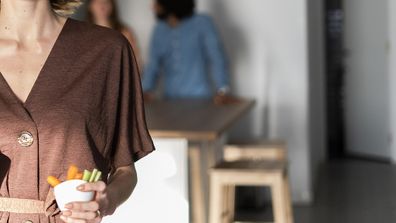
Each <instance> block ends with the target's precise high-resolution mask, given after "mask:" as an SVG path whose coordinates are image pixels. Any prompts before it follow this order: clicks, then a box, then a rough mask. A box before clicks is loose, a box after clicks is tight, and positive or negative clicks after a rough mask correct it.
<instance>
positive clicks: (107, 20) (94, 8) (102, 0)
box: [87, 0, 142, 67]
mask: <svg viewBox="0 0 396 223" xmlns="http://www.w3.org/2000/svg"><path fill="white" fill-rule="evenodd" d="M87 3H88V12H87V20H88V21H89V22H91V23H94V24H97V25H101V26H105V27H109V28H113V29H115V30H117V31H119V32H121V33H122V34H123V35H124V36H125V37H126V38H127V39H128V40H129V42H130V43H131V45H132V47H133V50H134V52H135V55H136V58H137V60H138V65H139V67H141V64H142V61H141V57H140V51H139V48H138V47H137V46H138V44H137V41H136V38H135V35H134V34H133V32H132V30H131V29H129V28H128V27H127V26H126V25H125V24H123V23H121V21H120V18H119V16H118V12H117V5H116V2H115V0H88V1H87Z"/></svg>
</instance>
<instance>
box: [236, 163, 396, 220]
mask: <svg viewBox="0 0 396 223" xmlns="http://www.w3.org/2000/svg"><path fill="white" fill-rule="evenodd" d="M319 176H320V177H319V179H318V180H319V181H318V184H317V186H318V189H317V194H316V201H315V202H314V204H313V205H312V206H296V207H294V215H295V223H318V222H320V223H391V222H396V166H395V165H390V164H386V163H378V162H369V161H359V160H343V161H333V162H331V163H329V164H326V165H324V166H323V168H322V170H321V172H320V174H319ZM237 220H243V221H248V220H250V221H252V220H259V221H261V222H269V221H270V220H271V210H270V208H267V209H265V210H260V211H239V212H238V216H237Z"/></svg>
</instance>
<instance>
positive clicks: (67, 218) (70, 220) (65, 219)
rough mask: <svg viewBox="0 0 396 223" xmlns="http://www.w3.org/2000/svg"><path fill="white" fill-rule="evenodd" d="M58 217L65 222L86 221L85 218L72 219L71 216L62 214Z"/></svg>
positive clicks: (76, 222) (85, 222)
mask: <svg viewBox="0 0 396 223" xmlns="http://www.w3.org/2000/svg"><path fill="white" fill-rule="evenodd" d="M60 218H61V219H62V221H64V222H66V223H87V220H83V219H74V218H71V217H66V216H63V215H61V216H60Z"/></svg>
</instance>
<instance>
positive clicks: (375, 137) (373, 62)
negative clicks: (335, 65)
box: [344, 0, 391, 159]
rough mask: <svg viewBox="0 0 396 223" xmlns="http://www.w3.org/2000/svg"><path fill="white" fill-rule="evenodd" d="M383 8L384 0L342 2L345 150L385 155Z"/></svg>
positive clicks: (385, 35)
mask: <svg viewBox="0 0 396 223" xmlns="http://www.w3.org/2000/svg"><path fill="white" fill-rule="evenodd" d="M387 9H388V0H377V1H372V0H347V1H345V2H344V10H345V34H344V44H345V48H346V52H347V53H346V57H345V70H346V75H345V112H346V115H345V117H346V138H347V151H348V153H351V154H358V155H364V156H374V157H379V158H385V159H389V158H390V154H391V152H390V148H389V116H390V114H389V89H388V87H389V86H388V83H389V76H390V75H389V71H388V56H389V55H388V52H389V49H388V44H387V43H388V30H389V28H388V20H389V18H388V13H387ZM368 15H369V16H368Z"/></svg>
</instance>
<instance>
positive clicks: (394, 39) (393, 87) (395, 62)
mask: <svg viewBox="0 0 396 223" xmlns="http://www.w3.org/2000/svg"><path fill="white" fill-rule="evenodd" d="M388 16H389V22H388V28H389V47H390V49H389V60H388V64H389V98H390V100H389V101H390V103H389V110H390V111H389V114H390V129H391V138H392V140H391V153H392V154H391V156H392V161H393V162H394V163H396V143H395V140H396V1H393V0H389V3H388Z"/></svg>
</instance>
